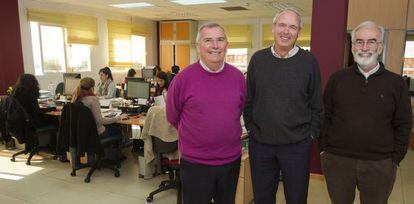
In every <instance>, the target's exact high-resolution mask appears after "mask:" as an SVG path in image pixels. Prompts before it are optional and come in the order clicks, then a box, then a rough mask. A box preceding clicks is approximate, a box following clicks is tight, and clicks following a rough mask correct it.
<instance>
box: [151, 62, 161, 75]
mask: <svg viewBox="0 0 414 204" xmlns="http://www.w3.org/2000/svg"><path fill="white" fill-rule="evenodd" d="M160 71H162V70H161V67H160V66H158V65H155V66H154V68H153V69H152V76H154V77H155V76H157V74H158V72H160Z"/></svg>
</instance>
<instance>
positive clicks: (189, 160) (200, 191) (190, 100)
mask: <svg viewBox="0 0 414 204" xmlns="http://www.w3.org/2000/svg"><path fill="white" fill-rule="evenodd" d="M227 44H228V42H227V37H226V34H225V31H224V29H223V27H222V26H220V25H219V24H216V23H208V24H204V25H202V26H201V27H200V29H199V31H198V34H197V38H196V47H197V52H198V53H199V55H200V60H199V61H198V62H196V63H194V64H191V65H189V66H188V67H187V68H186V69H184V70H183V71H182V72H181V73H180V74H179V75H177V76H176V77H175V78H174V81H173V82H172V83H171V86H170V88H169V89H168V95H167V102H166V111H167V119H168V121H169V122H170V123H171V124H172V125H173V126H174V127H176V128H177V129H178V133H179V134H178V135H179V140H178V142H179V148H180V153H181V161H180V170H181V171H180V174H181V183H182V189H183V200H184V203H198V204H209V203H210V201H211V200H212V199H214V203H220V204H234V202H235V195H236V187H237V181H238V177H239V170H240V156H241V141H240V140H241V139H240V138H241V133H242V128H241V125H240V116H241V114H242V111H243V105H244V98H245V92H246V89H245V88H246V81H245V79H244V77H243V74H242V73H241V72H240V71H239V70H238V69H237V68H235V67H233V66H232V65H230V64H228V63H225V62H224V57H225V55H226V52H227Z"/></svg>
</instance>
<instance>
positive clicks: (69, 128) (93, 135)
mask: <svg viewBox="0 0 414 204" xmlns="http://www.w3.org/2000/svg"><path fill="white" fill-rule="evenodd" d="M69 147H73V148H76V153H77V155H83V154H84V153H95V154H97V155H100V156H103V155H104V150H103V147H102V145H101V144H100V140H99V135H98V132H97V128H96V123H95V118H94V116H93V114H92V112H91V111H90V110H89V108H88V107H86V106H84V105H83V104H82V103H81V102H76V103H72V104H67V105H65V106H64V107H63V109H62V115H61V121H60V125H59V135H58V142H57V151H58V154H60V155H63V154H65V153H66V152H67V151H68V150H69Z"/></svg>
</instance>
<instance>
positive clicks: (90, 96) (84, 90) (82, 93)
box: [72, 77, 128, 138]
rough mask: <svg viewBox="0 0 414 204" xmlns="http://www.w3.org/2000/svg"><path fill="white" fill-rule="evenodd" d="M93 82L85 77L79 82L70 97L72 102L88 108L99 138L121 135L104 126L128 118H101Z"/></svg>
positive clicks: (124, 116) (123, 116)
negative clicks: (80, 103) (93, 118)
mask: <svg viewBox="0 0 414 204" xmlns="http://www.w3.org/2000/svg"><path fill="white" fill-rule="evenodd" d="M94 88H95V81H94V80H93V79H92V78H90V77H85V78H83V79H81V80H80V83H79V85H78V87H77V88H76V90H75V92H74V93H73V96H72V102H73V103H75V102H82V103H83V105H85V106H86V107H88V108H89V109H90V110H91V111H92V114H93V116H94V117H95V122H96V128H97V129H98V134H99V136H100V137H102V138H105V137H113V136H116V135H121V134H120V130H118V129H116V128H114V127H111V126H104V125H108V124H111V123H114V122H115V121H117V120H123V119H126V118H128V115H127V114H121V115H119V116H115V117H112V118H106V117H102V113H101V104H100V103H99V98H98V97H97V96H96V95H95V94H94Z"/></svg>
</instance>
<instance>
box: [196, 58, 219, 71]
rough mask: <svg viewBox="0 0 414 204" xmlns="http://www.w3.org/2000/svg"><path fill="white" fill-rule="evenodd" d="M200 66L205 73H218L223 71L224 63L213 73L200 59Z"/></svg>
mask: <svg viewBox="0 0 414 204" xmlns="http://www.w3.org/2000/svg"><path fill="white" fill-rule="evenodd" d="M200 65H201V67H203V69H204V70H206V71H207V72H210V73H219V72H221V71H223V69H224V62H223V64H222V65H221V67H220V68H219V69H218V70H216V71H213V70H211V69H210V68H208V67H207V65H206V64H204V62H203V61H202V60H201V59H200Z"/></svg>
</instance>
